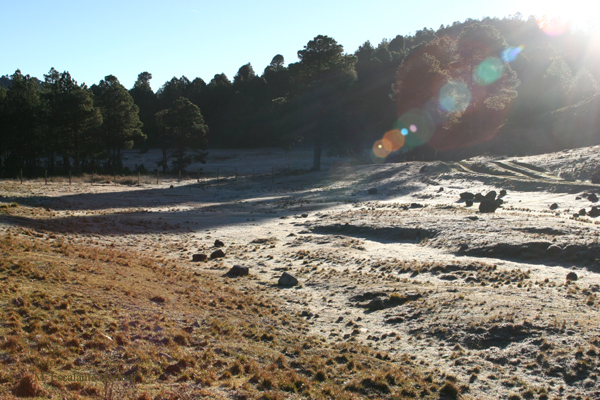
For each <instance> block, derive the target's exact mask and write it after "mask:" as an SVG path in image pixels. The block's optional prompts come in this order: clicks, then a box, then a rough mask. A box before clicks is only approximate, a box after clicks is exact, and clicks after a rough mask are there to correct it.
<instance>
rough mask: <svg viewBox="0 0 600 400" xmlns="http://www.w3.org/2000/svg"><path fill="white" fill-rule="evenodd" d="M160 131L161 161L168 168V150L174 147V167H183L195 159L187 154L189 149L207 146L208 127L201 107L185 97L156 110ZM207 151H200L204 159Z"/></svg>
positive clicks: (178, 168)
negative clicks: (163, 108) (158, 110)
mask: <svg viewBox="0 0 600 400" xmlns="http://www.w3.org/2000/svg"><path fill="white" fill-rule="evenodd" d="M156 121H157V125H158V127H159V132H160V146H161V149H162V152H163V159H162V162H161V165H162V167H163V171H166V168H167V161H168V151H169V150H173V155H174V156H175V161H174V162H173V165H172V167H173V169H174V170H178V171H183V170H184V169H185V168H186V167H187V166H188V165H189V164H191V162H192V156H189V155H186V151H187V150H188V149H192V150H199V149H205V148H206V139H205V137H206V134H207V133H208V127H207V126H206V124H205V123H204V118H203V117H202V113H201V112H200V109H199V108H198V107H197V106H196V105H195V104H193V103H192V102H190V101H189V100H188V99H186V98H185V97H180V98H179V99H177V100H176V101H175V102H174V103H173V106H172V107H171V108H169V109H166V110H162V111H160V112H158V113H157V114H156ZM202 156H206V154H205V153H201V154H200V157H201V158H200V160H201V161H202V162H205V161H204V157H202Z"/></svg>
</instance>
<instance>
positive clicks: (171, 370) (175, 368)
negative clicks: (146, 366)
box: [165, 364, 181, 375]
mask: <svg viewBox="0 0 600 400" xmlns="http://www.w3.org/2000/svg"><path fill="white" fill-rule="evenodd" d="M180 372H181V367H180V366H179V365H178V364H171V365H169V366H168V367H167V368H165V373H166V374H171V375H177V374H179V373H180Z"/></svg>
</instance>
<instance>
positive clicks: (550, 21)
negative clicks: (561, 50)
mask: <svg viewBox="0 0 600 400" xmlns="http://www.w3.org/2000/svg"><path fill="white" fill-rule="evenodd" d="M536 22H537V24H538V26H539V27H540V29H541V30H542V31H543V32H544V33H545V34H546V35H549V36H558V35H562V34H563V33H565V32H566V31H567V29H569V22H568V21H565V20H563V19H562V18H559V17H549V16H548V15H542V16H541V17H538V18H536Z"/></svg>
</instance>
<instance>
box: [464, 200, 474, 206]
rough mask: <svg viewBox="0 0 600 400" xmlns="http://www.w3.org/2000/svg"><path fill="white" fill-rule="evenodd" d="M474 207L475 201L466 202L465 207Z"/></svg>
mask: <svg viewBox="0 0 600 400" xmlns="http://www.w3.org/2000/svg"><path fill="white" fill-rule="evenodd" d="M472 205H473V200H466V201H465V206H467V207H471V206H472Z"/></svg>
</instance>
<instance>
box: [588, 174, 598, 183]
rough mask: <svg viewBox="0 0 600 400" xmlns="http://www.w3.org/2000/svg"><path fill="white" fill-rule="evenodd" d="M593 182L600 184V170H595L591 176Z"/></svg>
mask: <svg viewBox="0 0 600 400" xmlns="http://www.w3.org/2000/svg"><path fill="white" fill-rule="evenodd" d="M590 180H591V181H592V183H594V184H599V183H600V172H594V173H593V174H592V176H591V178H590Z"/></svg>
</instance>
